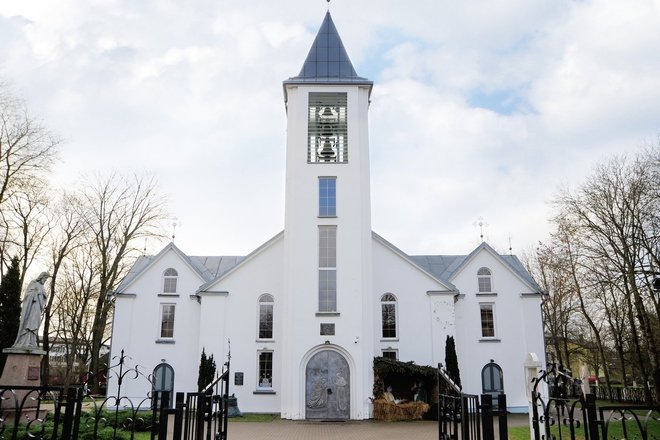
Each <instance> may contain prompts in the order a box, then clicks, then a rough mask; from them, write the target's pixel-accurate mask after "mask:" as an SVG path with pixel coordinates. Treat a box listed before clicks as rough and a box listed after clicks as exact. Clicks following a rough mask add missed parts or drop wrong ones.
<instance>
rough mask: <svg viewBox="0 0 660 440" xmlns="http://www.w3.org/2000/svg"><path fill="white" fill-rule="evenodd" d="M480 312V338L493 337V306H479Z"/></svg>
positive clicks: (484, 304)
mask: <svg viewBox="0 0 660 440" xmlns="http://www.w3.org/2000/svg"><path fill="white" fill-rule="evenodd" d="M479 310H480V312H481V336H482V337H483V338H494V337H495V311H494V305H493V304H489V303H481V304H479Z"/></svg>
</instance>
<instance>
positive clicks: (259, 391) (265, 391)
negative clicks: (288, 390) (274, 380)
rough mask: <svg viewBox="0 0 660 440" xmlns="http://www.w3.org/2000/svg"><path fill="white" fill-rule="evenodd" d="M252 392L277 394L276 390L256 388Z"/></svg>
mask: <svg viewBox="0 0 660 440" xmlns="http://www.w3.org/2000/svg"><path fill="white" fill-rule="evenodd" d="M252 394H277V393H276V392H275V390H266V389H264V390H254V391H253V392H252Z"/></svg>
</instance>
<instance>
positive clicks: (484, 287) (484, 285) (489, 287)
mask: <svg viewBox="0 0 660 440" xmlns="http://www.w3.org/2000/svg"><path fill="white" fill-rule="evenodd" d="M477 280H478V281H479V293H490V292H492V291H493V284H492V280H491V272H490V269H488V268H487V267H482V268H480V269H479V270H478V271H477Z"/></svg>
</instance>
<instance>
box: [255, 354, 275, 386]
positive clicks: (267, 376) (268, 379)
mask: <svg viewBox="0 0 660 440" xmlns="http://www.w3.org/2000/svg"><path fill="white" fill-rule="evenodd" d="M258 362H259V377H258V378H257V380H258V382H257V386H258V388H273V352H272V351H260V352H259V360H258Z"/></svg>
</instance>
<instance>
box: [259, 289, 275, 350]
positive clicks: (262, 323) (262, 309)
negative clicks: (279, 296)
mask: <svg viewBox="0 0 660 440" xmlns="http://www.w3.org/2000/svg"><path fill="white" fill-rule="evenodd" d="M259 339H273V297H272V296H271V295H268V294H264V295H261V296H260V297H259Z"/></svg>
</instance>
